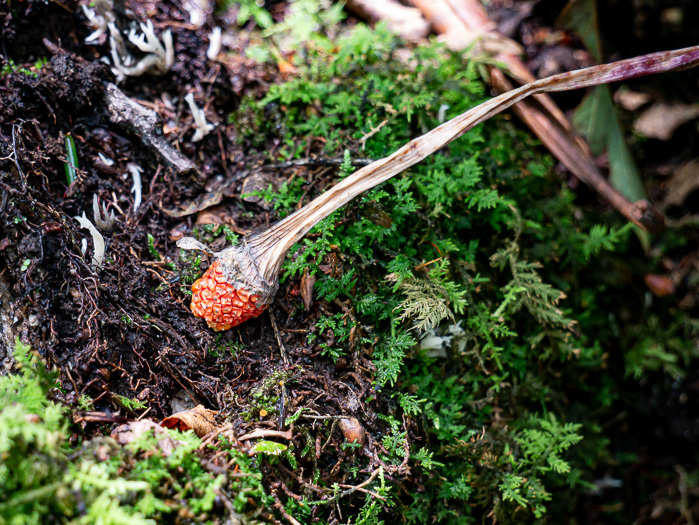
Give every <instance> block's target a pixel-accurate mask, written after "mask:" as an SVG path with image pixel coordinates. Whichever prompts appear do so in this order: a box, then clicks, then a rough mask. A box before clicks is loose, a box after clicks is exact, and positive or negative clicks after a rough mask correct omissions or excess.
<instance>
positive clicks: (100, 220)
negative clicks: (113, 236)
mask: <svg viewBox="0 0 699 525" xmlns="http://www.w3.org/2000/svg"><path fill="white" fill-rule="evenodd" d="M92 216H93V218H94V219H95V224H96V225H97V227H98V228H99V229H100V230H102V231H105V232H111V231H112V230H113V229H114V224H115V222H116V217H115V216H114V212H113V211H110V212H107V205H106V204H105V203H102V209H101V210H100V207H99V204H98V203H97V195H93V196H92Z"/></svg>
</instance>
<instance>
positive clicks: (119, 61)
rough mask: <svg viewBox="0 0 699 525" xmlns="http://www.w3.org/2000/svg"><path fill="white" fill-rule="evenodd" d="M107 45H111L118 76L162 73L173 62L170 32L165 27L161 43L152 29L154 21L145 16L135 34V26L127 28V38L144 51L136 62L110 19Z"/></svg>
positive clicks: (173, 51)
mask: <svg viewBox="0 0 699 525" xmlns="http://www.w3.org/2000/svg"><path fill="white" fill-rule="evenodd" d="M108 27H109V34H110V36H109V46H110V49H111V55H112V62H113V63H114V70H115V71H114V72H115V74H116V75H117V77H119V78H120V79H123V78H124V77H138V76H141V75H143V74H144V73H153V74H154V75H164V74H165V73H167V72H168V71H169V70H170V67H171V66H172V64H173V63H174V62H175V48H174V46H173V44H172V33H170V30H169V29H168V30H167V31H165V32H164V33H163V34H162V39H163V41H162V43H161V42H160V40H158V37H157V36H156V34H155V30H154V29H153V22H151V21H150V20H148V22H146V23H145V24H140V27H141V31H142V33H141V34H137V32H136V29H135V28H131V30H130V31H129V42H131V43H132V44H133V45H135V46H136V47H137V48H138V49H140V50H141V51H143V52H144V53H147V54H146V56H144V57H143V58H141V59H140V60H139V61H138V62H136V59H135V58H134V57H133V56H132V55H131V54H130V53H129V52H128V50H127V49H126V44H125V43H124V38H123V37H122V35H121V32H120V31H119V30H118V29H117V27H116V25H114V23H112V22H110V23H109V24H108Z"/></svg>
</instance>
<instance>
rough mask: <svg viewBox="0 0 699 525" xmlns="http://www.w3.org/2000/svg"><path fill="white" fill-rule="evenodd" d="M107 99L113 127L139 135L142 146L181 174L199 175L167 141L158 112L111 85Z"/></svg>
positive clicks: (186, 159) (106, 90)
mask: <svg viewBox="0 0 699 525" xmlns="http://www.w3.org/2000/svg"><path fill="white" fill-rule="evenodd" d="M104 98H105V102H106V103H107V112H108V114H109V119H110V120H111V121H112V122H113V123H114V124H116V125H117V126H119V127H121V128H122V129H125V130H126V131H128V132H130V133H134V134H135V135H137V136H138V137H139V138H140V139H141V141H143V144H145V145H146V146H147V147H149V148H151V149H152V150H153V151H154V152H155V154H156V155H157V156H158V157H159V158H160V160H161V161H162V162H163V163H164V164H166V165H168V166H171V167H173V168H174V169H175V171H176V172H177V173H178V175H184V176H188V175H196V174H197V168H196V166H195V165H194V163H193V162H192V161H191V160H189V159H188V158H187V157H185V156H184V155H182V154H181V153H180V152H179V151H177V150H176V149H175V148H174V147H173V146H171V145H170V143H169V142H168V141H167V139H166V138H165V136H164V135H163V132H162V129H161V128H160V126H159V117H158V114H157V113H156V112H155V111H152V110H150V109H147V108H144V107H143V106H141V105H140V104H138V103H136V102H134V101H133V100H131V99H130V98H129V97H127V96H126V95H124V93H122V91H121V90H120V89H119V88H118V87H116V85H114V84H112V83H109V82H108V83H106V85H105V90H104Z"/></svg>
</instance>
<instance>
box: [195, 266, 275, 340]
mask: <svg viewBox="0 0 699 525" xmlns="http://www.w3.org/2000/svg"><path fill="white" fill-rule="evenodd" d="M192 292H193V293H194V295H193V296H192V312H194V315H195V316H196V317H202V318H203V319H204V320H206V322H207V323H208V324H209V326H210V327H211V328H213V329H214V330H216V331H217V332H220V331H222V330H228V329H230V328H232V327H234V326H238V325H239V324H240V323H244V322H245V321H247V320H248V319H250V318H252V317H257V316H258V315H260V314H261V313H262V312H263V311H264V309H265V308H266V307H265V306H263V307H261V308H258V307H257V306H255V303H257V300H258V299H259V296H257V295H252V294H249V293H248V292H246V291H245V290H236V289H235V288H233V286H232V285H230V284H228V282H227V281H226V279H225V277H224V275H223V272H222V271H221V265H220V263H219V261H215V262H214V263H213V264H212V265H211V266H210V267H209V269H208V270H206V272H205V273H204V275H202V277H201V279H197V280H196V281H195V283H194V284H193V285H192Z"/></svg>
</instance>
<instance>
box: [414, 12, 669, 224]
mask: <svg viewBox="0 0 699 525" xmlns="http://www.w3.org/2000/svg"><path fill="white" fill-rule="evenodd" d="M413 3H414V4H415V5H416V6H417V7H418V8H419V9H420V10H421V11H422V12H423V13H424V14H425V16H427V18H428V19H430V20H431V21H432V23H433V26H434V27H435V29H436V30H437V31H438V32H441V33H444V34H445V35H446V36H447V37H448V35H450V34H458V33H462V32H463V31H466V32H467V34H469V35H471V37H472V38H476V37H479V36H481V35H489V36H490V39H491V40H493V39H497V38H500V39H502V40H503V41H504V42H507V41H508V40H509V39H507V38H506V37H504V36H502V35H499V33H497V31H496V30H495V24H494V23H493V21H492V20H490V18H489V16H488V13H487V12H486V10H485V9H484V8H483V6H482V5H481V3H480V2H479V1H478V0H439V1H438V2H432V1H431V0H413ZM481 38H482V36H481ZM447 42H448V43H449V45H450V46H452V47H454V45H455V43H456V42H455V41H453V40H452V41H451V42H450V41H449V40H447ZM468 45H470V42H468V41H466V40H464V42H463V45H462V46H461V48H462V49H463V48H465V47H467V46H468ZM494 49H496V50H497V47H494ZM493 54H494V58H495V60H497V61H498V62H500V63H502V64H505V65H506V66H507V73H508V74H509V75H510V77H511V78H513V79H514V80H515V82H517V83H519V84H526V83H530V82H533V81H534V80H535V78H534V76H533V75H532V74H531V73H530V72H529V70H528V69H527V67H526V66H525V65H524V64H523V63H522V61H521V60H520V59H519V58H518V57H517V56H516V55H515V54H514V53H512V52H511V51H509V50H508V49H507V48H506V47H505V46H502V47H501V49H500V50H499V51H498V52H497V53H493ZM490 74H491V83H492V85H493V87H495V89H497V90H498V91H499V92H500V93H504V92H506V91H510V90H511V89H512V88H513V84H512V83H511V82H510V81H509V80H508V79H507V77H506V76H505V75H504V74H503V72H502V71H500V70H499V69H497V68H495V67H493V68H491V70H490ZM514 111H515V113H516V114H517V116H519V117H520V118H521V119H522V120H523V121H524V123H525V124H526V125H527V126H528V127H529V128H530V129H531V130H532V131H533V132H534V134H535V135H536V136H537V137H539V139H540V140H541V142H543V144H544V146H546V148H548V150H549V151H550V152H551V153H552V154H553V155H554V156H555V157H556V158H557V159H558V160H559V161H560V162H561V164H563V165H564V166H565V167H566V168H567V169H568V170H569V171H570V172H571V173H573V174H574V175H575V176H576V177H578V178H579V179H580V180H581V181H583V182H584V183H585V184H587V185H588V186H591V187H592V188H594V189H595V190H596V191H597V192H598V193H599V194H600V195H602V197H603V198H604V199H605V200H606V201H607V202H609V204H611V205H612V206H613V207H614V208H616V209H617V210H618V211H619V212H620V213H621V214H622V215H624V217H626V218H627V219H628V220H630V221H632V222H633V223H634V224H636V225H638V226H640V227H641V228H643V229H644V230H647V231H650V232H657V231H660V230H661V229H662V228H663V225H664V218H663V215H662V213H661V212H660V211H659V210H657V209H656V208H655V207H654V206H652V205H651V204H650V203H649V202H647V201H639V202H637V203H632V202H631V201H629V200H628V199H627V198H626V197H625V196H624V195H622V194H621V193H620V192H619V191H618V190H617V189H616V188H614V187H613V186H612V185H611V184H610V183H609V182H608V181H607V179H606V178H605V177H604V176H603V175H602V173H601V172H600V170H599V169H598V168H597V165H596V164H595V161H594V159H593V157H592V155H591V153H590V150H589V148H588V146H587V144H586V143H585V141H584V140H582V139H581V138H580V137H576V136H575V134H574V131H573V128H572V126H571V124H570V122H568V119H566V118H565V116H564V115H563V112H562V111H561V110H560V109H559V108H558V106H557V105H556V103H555V102H554V101H553V99H552V98H551V97H549V96H548V95H545V94H538V95H535V96H534V97H532V98H530V99H528V100H523V101H521V102H518V103H517V104H516V105H515V107H514Z"/></svg>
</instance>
